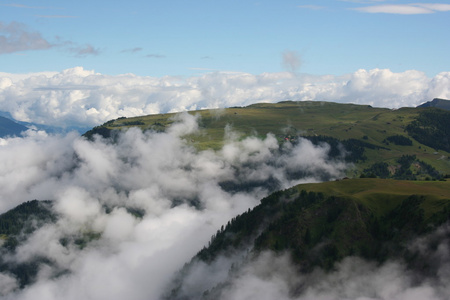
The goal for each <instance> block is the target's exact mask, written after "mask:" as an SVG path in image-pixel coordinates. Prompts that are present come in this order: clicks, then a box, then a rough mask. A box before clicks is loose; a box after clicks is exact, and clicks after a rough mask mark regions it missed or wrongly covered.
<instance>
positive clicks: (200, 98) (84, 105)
mask: <svg viewBox="0 0 450 300" xmlns="http://www.w3.org/2000/svg"><path fill="white" fill-rule="evenodd" d="M285 63H286V64H287V65H288V66H289V67H290V68H291V69H294V70H295V68H297V67H298V65H299V58H298V55H296V54H295V53H291V52H286V53H285ZM449 83H450V72H442V73H439V74H437V75H436V76H434V77H433V78H428V77H427V76H426V75H425V74H424V73H422V72H419V71H414V70H411V71H406V72H402V73H395V72H392V71H390V70H388V69H373V70H363V69H361V70H358V71H356V72H354V73H351V74H346V75H342V76H332V75H325V76H312V75H305V74H293V73H291V72H282V73H262V74H260V75H252V74H248V73H220V72H216V73H209V74H205V75H202V76H198V77H187V78H180V77H170V76H167V77H161V78H155V77H141V76H136V75H133V74H123V75H117V76H110V75H103V74H99V73H95V72H94V71H91V70H85V69H83V68H81V67H76V68H73V69H67V70H64V71H62V72H59V73H47V74H42V73H38V74H27V75H17V74H6V73H1V74H0V111H6V112H9V113H10V114H11V115H12V116H13V118H15V119H16V120H19V121H26V122H35V123H39V124H46V125H52V126H59V127H69V126H78V127H84V128H87V127H92V126H96V125H99V124H102V123H104V122H106V121H108V120H111V119H115V118H118V117H122V116H124V117H133V116H139V115H147V114H156V113H168V112H180V111H185V110H195V109H207V108H223V107H231V106H246V105H250V104H253V103H256V102H279V101H284V100H294V101H303V100H316V101H333V102H341V103H356V104H369V105H372V106H377V107H388V108H399V107H404V106H417V105H419V104H421V103H423V102H426V101H430V100H432V99H433V98H435V97H442V98H450V88H449V86H450V85H449Z"/></svg>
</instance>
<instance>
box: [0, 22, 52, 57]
mask: <svg viewBox="0 0 450 300" xmlns="http://www.w3.org/2000/svg"><path fill="white" fill-rule="evenodd" d="M54 46H55V45H54V44H52V43H50V42H49V41H47V40H46V39H45V38H43V37H42V36H41V34H40V33H39V32H33V31H30V30H28V28H26V27H25V25H23V24H20V23H17V22H11V23H9V24H4V23H2V22H0V54H6V53H14V52H21V51H27V50H44V49H50V48H51V47H54Z"/></svg>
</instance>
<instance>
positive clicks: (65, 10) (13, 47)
mask: <svg viewBox="0 0 450 300" xmlns="http://www.w3.org/2000/svg"><path fill="white" fill-rule="evenodd" d="M419 1H420V0H419ZM436 1H437V2H434V1H433V2H428V1H420V2H411V1H403V0H399V1H382V0H372V1H371V0H368V1H350V0H349V1H337V0H334V1H331V0H328V1H326V0H322V1H321V0H317V1H301V0H297V1H292V0H283V1H264V0H255V1H252V0H250V1H235V0H231V1H222V0H180V1H177V0H175V1H173V0H170V1H99V0H90V1H76V2H74V1H70V2H69V1H67V2H66V1H50V0H49V1H27V0H23V1H15V0H12V1H3V0H2V1H0V72H9V73H28V72H40V71H61V70H64V69H67V68H73V67H75V66H82V67H83V68H85V69H89V70H95V71H96V72H100V73H103V74H110V75H117V74H125V73H133V74H136V75H140V76H156V77H161V76H165V75H171V76H176V75H181V76H192V75H197V74H202V73H205V72H213V71H237V72H247V73H251V74H261V73H263V72H280V71H285V70H295V71H298V72H300V73H309V74H317V75H324V74H333V75H342V74H347V73H351V72H354V71H356V70H358V69H374V68H380V69H390V70H392V71H393V72H403V71H405V70H419V71H423V72H425V73H426V74H427V76H430V77H432V76H434V75H436V74H437V73H439V72H442V71H448V70H450V56H449V55H448V49H450V34H449V31H448V30H449V28H450V4H447V3H446V1H443V0H441V1H440V2H438V1H439V0H436Z"/></svg>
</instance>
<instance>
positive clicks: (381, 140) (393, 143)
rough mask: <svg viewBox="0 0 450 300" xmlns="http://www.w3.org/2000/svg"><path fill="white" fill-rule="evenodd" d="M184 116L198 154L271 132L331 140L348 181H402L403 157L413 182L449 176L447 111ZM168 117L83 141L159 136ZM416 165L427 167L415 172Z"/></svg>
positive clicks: (293, 105)
mask: <svg viewBox="0 0 450 300" xmlns="http://www.w3.org/2000/svg"><path fill="white" fill-rule="evenodd" d="M189 113H190V114H195V115H198V116H199V125H200V128H201V130H200V132H199V133H198V134H195V135H192V136H188V137H186V138H187V139H188V140H189V141H191V143H192V144H193V145H195V146H196V147H197V148H199V149H207V148H212V149H219V148H220V147H221V146H222V145H223V144H224V141H225V140H226V138H225V137H226V134H227V132H229V130H230V129H231V130H233V131H235V132H238V133H239V134H241V137H242V138H243V137H245V136H248V135H256V136H259V137H264V136H265V135H266V134H267V133H273V134H275V135H276V137H277V139H278V140H279V143H280V144H282V143H285V142H292V143H295V141H296V139H298V138H299V137H306V138H309V139H311V140H312V141H314V142H315V143H321V142H326V143H330V141H332V140H334V141H332V143H334V148H333V149H331V151H332V152H334V153H335V157H337V158H339V157H342V156H344V155H346V156H347V161H349V162H353V163H355V166H356V167H355V168H354V169H351V170H349V171H348V176H349V177H359V176H360V175H361V174H365V175H371V174H372V173H373V174H375V175H376V176H379V177H383V178H389V177H392V178H403V179H405V178H407V177H405V176H403V174H399V173H397V175H396V174H395V173H396V170H398V169H399V166H400V165H401V164H400V163H399V162H398V160H399V159H400V158H401V157H402V156H403V155H410V156H414V157H415V160H414V161H413V162H412V164H411V165H410V166H408V168H407V169H408V170H409V171H408V170H404V171H408V172H411V174H413V175H414V178H417V179H425V178H427V177H428V178H430V179H433V178H434V179H439V178H440V176H436V175H434V173H433V169H435V170H437V173H440V174H441V175H445V174H450V159H449V156H450V153H449V151H450V150H449V149H450V148H449V146H448V143H449V140H450V132H449V131H448V124H450V112H448V111H444V110H438V109H434V108H401V109H398V110H390V109H384V108H373V107H371V106H367V105H354V104H338V103H332V102H310V101H304V102H293V101H287V102H280V103H276V104H254V105H250V106H248V107H234V108H227V109H216V110H200V111H193V112H189ZM173 117H174V114H165V115H149V116H143V117H136V118H119V119H117V120H111V121H109V122H106V123H105V124H103V125H101V126H98V127H96V128H94V129H93V130H91V131H89V132H87V133H86V134H85V136H86V137H89V138H91V137H92V136H93V135H94V134H100V135H102V136H105V137H109V136H111V135H114V134H115V132H117V131H118V130H123V129H126V128H129V127H132V126H137V127H140V128H142V129H143V130H156V131H164V130H165V129H166V128H167V127H168V126H169V125H170V124H171V123H172V122H173V121H174V120H173ZM432 120H436V121H435V122H432ZM340 144H342V145H343V146H344V147H341V146H340ZM344 149H345V150H344ZM342 150H344V151H342ZM421 162H423V163H425V164H426V165H427V167H420V163H421ZM376 163H385V164H387V169H388V173H387V174H386V175H385V176H380V175H379V174H376V172H373V170H371V168H372V167H373V165H374V164H376ZM416 166H418V167H416ZM428 166H429V167H430V168H428ZM375 167H377V166H375ZM366 170H367V171H366ZM424 170H425V172H424ZM373 174H372V175H373ZM410 178H411V176H410Z"/></svg>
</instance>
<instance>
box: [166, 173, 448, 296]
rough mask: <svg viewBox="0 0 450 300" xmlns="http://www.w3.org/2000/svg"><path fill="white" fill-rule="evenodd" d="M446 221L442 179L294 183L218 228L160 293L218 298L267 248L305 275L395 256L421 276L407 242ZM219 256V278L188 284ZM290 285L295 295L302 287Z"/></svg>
mask: <svg viewBox="0 0 450 300" xmlns="http://www.w3.org/2000/svg"><path fill="white" fill-rule="evenodd" d="M449 219H450V182H449V181H441V182H417V181H415V182H413V181H398V180H382V179H353V180H351V179H349V180H341V181H335V182H327V183H320V184H305V185H298V186H295V187H293V188H291V189H288V190H285V191H280V192H276V193H274V194H272V195H270V196H268V197H266V198H264V199H262V200H261V204H260V205H258V206H256V207H255V208H254V209H252V210H249V211H248V212H246V213H244V214H242V215H240V216H238V217H236V218H234V219H233V220H231V221H230V222H228V224H227V225H226V226H224V227H222V228H221V229H220V230H219V231H218V232H217V234H216V235H214V236H213V237H212V239H211V242H210V243H209V246H208V247H205V248H204V249H202V250H201V251H200V252H199V253H198V254H197V256H196V257H195V258H194V259H193V260H192V261H191V263H190V264H188V265H186V266H185V268H184V269H183V270H182V272H181V273H180V275H179V277H178V278H177V279H176V280H175V283H174V285H173V286H172V288H171V292H169V293H168V296H167V298H168V299H198V298H201V297H202V296H203V298H204V299H215V298H216V299H217V298H220V297H219V296H220V295H221V293H222V292H223V289H224V287H226V286H227V282H228V281H230V280H233V276H234V275H233V274H237V273H239V269H241V268H245V266H246V264H248V263H250V262H251V261H253V260H255V259H257V258H258V256H259V255H260V254H261V253H264V252H265V251H268V250H269V251H271V252H273V253H280V254H281V253H286V252H287V253H289V254H290V256H291V259H292V262H293V263H294V264H295V265H296V266H297V267H296V269H297V270H298V272H300V273H305V274H306V273H309V272H312V271H313V270H314V269H315V268H317V267H318V268H321V269H324V270H332V269H333V268H334V265H335V264H336V263H337V262H339V261H341V260H343V259H344V258H346V257H348V256H353V257H355V256H356V257H361V258H363V259H365V260H368V261H374V262H376V263H378V264H380V263H384V262H386V261H387V260H402V261H404V263H405V264H406V265H407V266H408V268H409V269H410V270H412V271H414V272H418V274H422V275H424V276H428V275H430V274H433V272H435V271H436V270H435V267H436V266H435V265H433V264H432V263H430V261H429V260H427V258H426V257H421V254H420V253H418V252H417V251H415V250H414V249H412V248H411V247H409V246H408V245H409V244H408V243H409V242H411V241H413V240H414V239H417V238H418V237H420V236H423V235H424V234H427V233H430V232H432V231H434V230H435V229H436V228H437V227H438V226H440V225H441V224H443V223H445V222H447V221H448V220H449ZM422 246H423V247H425V248H426V247H433V245H431V244H430V245H428V244H426V243H424V244H423V245H422ZM435 246H436V245H435ZM225 258H227V259H229V260H231V261H232V263H231V265H230V266H229V267H230V268H231V269H230V271H229V275H228V276H227V277H226V278H222V279H221V280H217V281H213V282H212V283H210V285H209V286H207V287H206V288H205V285H204V284H203V283H202V284H200V283H199V282H197V283H193V282H192V272H193V271H194V270H197V266H198V265H199V264H202V265H203V266H204V268H208V266H210V267H214V266H215V265H216V264H217V262H218V261H221V260H224V259H225ZM186 280H189V283H187V282H186ZM186 284H189V286H190V288H189V291H192V290H196V289H193V288H192V286H193V285H195V284H199V286H202V287H203V288H205V289H204V290H201V291H199V293H198V294H197V295H196V296H195V295H192V294H190V295H186V294H184V292H183V291H184V290H185V285H186ZM295 289H297V291H296V292H298V293H299V292H300V291H301V289H302V287H301V286H297V287H294V290H295ZM293 292H294V291H293ZM185 297H186V298H185Z"/></svg>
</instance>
